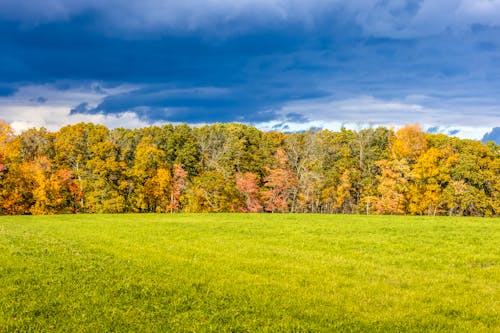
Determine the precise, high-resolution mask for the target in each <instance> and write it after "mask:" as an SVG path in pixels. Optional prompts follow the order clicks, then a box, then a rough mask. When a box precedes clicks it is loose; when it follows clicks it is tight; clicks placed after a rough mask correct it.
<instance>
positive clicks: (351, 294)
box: [0, 214, 500, 332]
mask: <svg viewBox="0 0 500 333" xmlns="http://www.w3.org/2000/svg"><path fill="white" fill-rule="evenodd" d="M0 331H1V332H11V331H23V332H24V331H36V332H39V331H82V332H104V331H120V332H123V331H134V332H148V331H163V332H164V331H195V332H204V331H231V332H237V331H242V332H245V331H269V332H277V331H328V332H331V331H353V332H370V331H380V332H388V331H398V332H401V331H414V332H425V331H453V332H457V331H463V332H500V219H480V218H476V219H474V218H446V217H441V218H438V217H436V218H419V217H380V216H378V217H377V216H369V217H366V216H342V215H279V214H267V215H264V214H262V215H252V214H246V215H245V214H213V215H60V216H38V217H33V216H22V217H1V218H0Z"/></svg>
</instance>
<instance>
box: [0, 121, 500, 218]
mask: <svg viewBox="0 0 500 333" xmlns="http://www.w3.org/2000/svg"><path fill="white" fill-rule="evenodd" d="M181 211H186V212H233V211H241V212H260V211H268V212H311V213H346V214H352V213H363V214H413V215H467V216H498V215H500V147H499V146H497V145H495V144H493V143H488V144H486V145H485V144H482V143H481V142H479V141H473V140H460V139H458V138H453V137H448V136H446V135H442V134H427V133H424V132H423V131H422V129H421V128H420V127H419V126H418V125H409V126H405V127H403V128H400V129H399V130H397V131H395V132H394V131H393V130H390V129H387V128H383V127H380V128H375V129H374V128H369V129H363V130H360V131H353V130H347V129H345V128H342V129H341V130H340V131H339V132H331V131H328V130H322V131H312V130H311V131H307V132H303V133H290V134H284V133H279V132H262V131H259V130H257V129H256V128H254V127H251V126H247V125H243V124H214V125H210V126H208V125H207V126H202V127H197V128H196V127H195V128H191V127H189V126H187V125H185V124H184V125H177V126H174V125H164V126H161V127H158V126H151V127H146V128H142V129H135V130H129V129H123V128H118V129H114V130H109V129H107V128H106V127H104V126H102V125H94V124H85V123H80V124H76V125H70V126H66V127H63V128H61V129H60V130H59V131H57V132H49V131H47V130H46V129H44V128H41V129H29V130H27V131H25V132H23V133H20V134H19V135H15V133H14V132H13V130H12V128H10V126H9V125H8V124H7V123H5V122H1V121H0V214H56V213H69V212H74V213H77V212H78V213H123V212H164V213H166V212H181Z"/></svg>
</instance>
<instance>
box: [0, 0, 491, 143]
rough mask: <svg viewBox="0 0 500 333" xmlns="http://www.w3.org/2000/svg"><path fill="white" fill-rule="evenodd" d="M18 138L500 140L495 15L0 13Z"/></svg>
mask: <svg viewBox="0 0 500 333" xmlns="http://www.w3.org/2000/svg"><path fill="white" fill-rule="evenodd" d="M0 32H1V34H0V119H4V120H6V121H7V122H9V123H11V124H12V126H13V127H14V128H15V129H16V130H18V131H20V130H22V129H25V128H28V127H33V126H36V127H40V126H45V127H47V128H49V129H58V128H59V127H61V126H63V125H66V124H70V123H76V122H80V121H92V122H95V123H102V124H105V125H107V126H110V127H139V126H145V125H147V124H161V123H165V122H174V123H178V122H187V123H189V124H193V125H197V124H206V123H213V122H233V121H236V122H243V123H247V124H251V125H255V126H257V127H259V128H261V129H280V130H284V131H293V130H302V129H308V128H311V127H321V128H330V129H333V130H336V129H338V128H340V127H341V126H347V127H350V128H354V129H358V128H363V127H367V126H379V125H383V126H396V127H397V126H401V125H403V124H409V123H420V124H421V126H422V127H423V128H425V129H426V130H428V131H430V132H443V133H448V134H453V135H457V136H460V137H466V138H474V139H481V138H483V136H484V135H485V134H486V133H489V134H488V135H489V136H488V138H490V139H493V140H495V139H496V140H497V141H498V142H500V140H499V135H500V128H498V127H500V0H406V1H405V0H309V1H303V0H184V1H178V0H142V1H132V0H130V1H127V0H107V1H102V0H23V1H19V0H2V1H0Z"/></svg>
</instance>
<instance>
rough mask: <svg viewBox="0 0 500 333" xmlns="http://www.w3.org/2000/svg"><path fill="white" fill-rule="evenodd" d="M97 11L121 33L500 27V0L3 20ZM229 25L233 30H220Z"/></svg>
mask: <svg viewBox="0 0 500 333" xmlns="http://www.w3.org/2000/svg"><path fill="white" fill-rule="evenodd" d="M89 12H94V13H97V15H96V16H95V18H94V19H97V21H98V22H99V25H100V26H102V27H109V26H112V28H113V29H112V30H113V32H115V33H119V31H125V32H127V33H130V32H131V31H135V32H147V31H164V30H180V31H196V30H204V31H206V30H208V31H211V32H212V33H217V34H233V33H238V32H240V31H241V30H247V29H251V28H252V27H256V26H257V27H258V26H262V25H273V24H275V23H276V22H301V23H302V24H305V25H312V24H314V22H315V21H316V20H318V19H324V15H325V13H331V15H332V16H334V17H331V18H329V20H336V19H340V20H342V21H346V19H347V21H349V20H351V21H355V22H357V23H358V24H359V25H360V26H361V27H362V28H363V30H364V31H365V33H367V34H369V35H375V36H380V37H384V36H385V37H402V38H406V37H413V36H426V35H432V34H437V33H441V32H443V31H445V30H446V29H448V28H463V27H464V26H469V25H471V24H484V25H489V26H499V25H500V0H439V1H437V0H384V1H382V0H330V1H328V0H309V1H303V0H190V1H177V0H142V1H122V0H107V1H102V0H23V1H19V0H3V1H1V2H0V17H4V18H7V19H9V20H12V19H14V20H19V21H22V22H23V23H26V24H35V25H36V24H39V23H44V22H51V21H58V20H67V19H69V18H71V17H73V16H76V15H79V14H82V13H89ZM220 26H228V27H231V29H228V30H227V31H221V30H225V29H218V27H220Z"/></svg>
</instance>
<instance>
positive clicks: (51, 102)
mask: <svg viewBox="0 0 500 333" xmlns="http://www.w3.org/2000/svg"><path fill="white" fill-rule="evenodd" d="M67 84H70V83H67ZM73 84H74V83H73ZM98 86H99V85H98V84H97V83H89V84H83V85H82V84H80V85H76V84H75V85H74V86H73V87H72V88H68V89H65V90H60V89H58V88H57V86H54V85H51V84H44V85H27V86H24V87H21V88H20V89H19V90H18V91H17V92H16V93H15V94H14V95H13V96H7V97H0V119H2V120H4V121H6V122H8V123H10V124H11V126H12V127H13V128H14V130H15V131H16V132H18V133H19V132H21V131H23V130H26V129H28V128H31V127H45V128H47V129H49V130H57V129H59V128H61V127H63V126H65V125H68V124H75V123H79V122H93V123H96V124H103V125H106V126H108V127H111V128H114V127H129V128H136V127H143V126H147V125H148V123H147V122H145V121H142V120H140V119H139V118H138V117H137V115H136V114H135V113H132V112H126V113H122V114H117V115H104V114H70V111H71V109H72V108H74V107H75V106H76V105H78V104H80V103H81V102H82V101H85V102H87V103H89V105H91V106H95V105H97V104H98V103H100V102H101V101H102V99H103V98H104V97H106V96H107V94H115V93H120V92H125V91H129V90H131V89H133V86H127V85H122V86H118V87H115V88H111V89H106V92H107V94H106V93H103V92H104V91H103V90H102V88H97V87H98ZM39 97H42V98H43V103H40V102H38V101H37V99H38V98H39Z"/></svg>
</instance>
